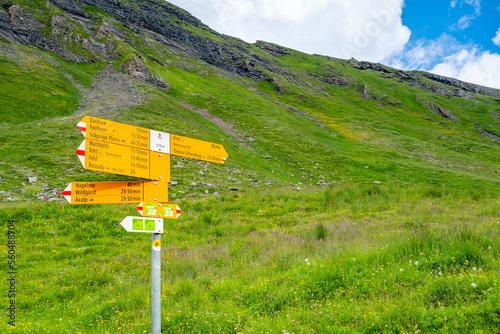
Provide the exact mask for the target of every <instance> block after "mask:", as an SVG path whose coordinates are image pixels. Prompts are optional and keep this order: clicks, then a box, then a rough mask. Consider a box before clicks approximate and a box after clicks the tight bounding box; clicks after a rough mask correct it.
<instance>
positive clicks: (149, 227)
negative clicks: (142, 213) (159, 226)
mask: <svg viewBox="0 0 500 334" xmlns="http://www.w3.org/2000/svg"><path fill="white" fill-rule="evenodd" d="M144 222H145V225H146V227H145V230H146V231H154V230H155V220H154V219H146V220H144Z"/></svg>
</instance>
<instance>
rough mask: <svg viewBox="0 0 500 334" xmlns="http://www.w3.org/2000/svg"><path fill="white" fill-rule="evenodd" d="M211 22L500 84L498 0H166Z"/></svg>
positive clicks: (237, 33)
mask: <svg viewBox="0 0 500 334" xmlns="http://www.w3.org/2000/svg"><path fill="white" fill-rule="evenodd" d="M169 2H171V3H173V4H175V5H177V6H179V7H181V8H183V9H185V10H187V11H188V12H190V13H191V14H193V15H194V16H195V17H197V18H198V19H200V20H201V21H203V22H204V23H205V24H207V25H209V26H210V27H211V28H212V29H214V30H216V31H218V32H220V33H223V34H227V35H231V36H234V37H238V38H241V39H243V40H245V41H246V42H249V43H254V42H255V41H256V40H264V41H268V42H273V43H276V44H279V45H282V46H287V47H290V48H293V49H296V50H300V51H303V52H307V53H311V54H312V53H316V54H322V55H328V56H332V57H337V58H343V59H349V58H351V57H354V58H356V59H358V60H367V61H372V62H380V63H382V64H385V65H389V66H393V67H396V68H400V69H404V70H424V71H429V72H433V73H437V74H441V75H445V76H450V77H453V78H458V79H460V80H464V81H468V82H473V83H477V84H481V85H485V86H489V87H495V88H500V0H406V1H404V0H169Z"/></svg>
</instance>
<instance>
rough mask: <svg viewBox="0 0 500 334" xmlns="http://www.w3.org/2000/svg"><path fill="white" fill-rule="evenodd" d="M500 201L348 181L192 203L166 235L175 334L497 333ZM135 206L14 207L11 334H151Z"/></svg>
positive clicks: (146, 258) (165, 309) (167, 326)
mask: <svg viewBox="0 0 500 334" xmlns="http://www.w3.org/2000/svg"><path fill="white" fill-rule="evenodd" d="M499 202H500V201H499V199H498V191H496V190H495V191H490V192H488V191H482V192H476V193H475V194H474V195H472V196H464V195H463V194H462V193H461V192H457V191H453V190H447V189H446V188H443V187H421V188H417V187H413V188H406V187H398V186H394V187H387V186H380V185H373V186H358V185H349V184H347V185H343V186H337V187H332V188H327V189H324V190H321V191H318V190H315V189H312V188H311V189H307V188H306V189H302V190H299V191H298V190H294V189H288V190H286V189H285V190H279V191H277V190H263V191H259V192H251V191H249V192H246V193H243V194H242V193H233V192H226V193H222V194H221V195H220V196H219V197H212V198H210V199H206V200H202V201H199V200H198V201H195V200H186V201H181V202H179V203H178V204H179V206H180V207H181V208H182V209H183V211H184V214H183V215H182V216H181V217H180V218H179V219H178V220H176V221H168V222H166V229H165V230H166V232H165V233H164V234H163V235H162V246H163V247H162V250H161V257H162V333H465V332H470V333H495V332H498V331H500V292H499V290H498V288H499V286H498V284H499V275H498V272H499V270H500V262H499V261H500V234H499V221H500V209H499V207H500V206H499V204H500V203H499ZM134 211H135V209H134V208H133V206H131V205H101V206H70V205H67V204H60V203H45V204H36V205H28V206H19V207H8V208H2V209H0V219H1V220H2V222H7V221H14V222H15V227H16V233H17V245H16V247H17V263H18V275H17V277H18V283H17V284H18V285H17V289H18V296H17V303H18V313H17V321H18V326H17V327H16V328H15V329H14V328H12V327H10V326H6V324H5V321H3V322H2V324H1V325H0V326H3V329H1V330H0V331H1V332H4V333H136V334H139V333H149V331H150V313H149V312H150V305H149V302H150V251H149V247H150V246H149V242H150V236H149V235H148V234H142V233H127V232H126V231H125V230H124V229H123V228H122V227H121V226H120V225H119V222H120V221H121V220H122V219H123V218H124V217H125V216H127V215H136V212H134ZM6 234H7V228H6V224H2V235H4V236H5V235H6ZM4 240H5V239H4ZM0 249H1V251H2V253H3V254H5V253H6V251H7V247H6V240H5V242H2V243H1V245H0ZM1 267H2V272H6V271H7V265H6V261H2V263H1ZM1 297H2V299H0V300H1V302H2V305H6V303H7V300H6V294H5V293H4V294H2V296H1Z"/></svg>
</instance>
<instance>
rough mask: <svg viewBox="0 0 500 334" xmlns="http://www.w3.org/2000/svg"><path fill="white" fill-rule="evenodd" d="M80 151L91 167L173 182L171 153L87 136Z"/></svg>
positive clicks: (88, 167)
mask: <svg viewBox="0 0 500 334" xmlns="http://www.w3.org/2000/svg"><path fill="white" fill-rule="evenodd" d="M76 154H77V155H78V157H79V158H80V161H81V163H82V165H83V168H85V169H88V170H93V171H97V172H105V173H112V174H119V175H127V176H135V177H140V178H144V179H152V180H166V181H170V156H169V155H168V154H165V153H158V152H151V151H149V150H143V149H140V148H135V147H130V146H123V145H118V144H112V143H106V142H102V141H98V140H91V139H89V140H87V139H85V140H84V141H83V142H82V144H81V145H80V147H79V148H78V150H77V151H76Z"/></svg>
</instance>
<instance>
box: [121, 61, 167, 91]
mask: <svg viewBox="0 0 500 334" xmlns="http://www.w3.org/2000/svg"><path fill="white" fill-rule="evenodd" d="M120 70H122V71H124V72H125V73H127V74H128V75H130V76H131V77H134V78H136V79H137V80H139V81H142V82H144V83H147V84H150V85H153V86H156V87H158V88H160V89H162V90H166V89H168V87H169V85H168V84H167V83H166V82H165V80H163V79H162V78H161V77H159V76H157V75H155V74H154V73H152V72H151V71H150V70H149V69H148V68H147V67H146V66H145V65H144V64H143V63H142V62H141V61H140V60H139V59H138V58H132V59H131V60H129V61H128V62H127V63H125V64H123V65H122V66H121V67H120Z"/></svg>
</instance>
